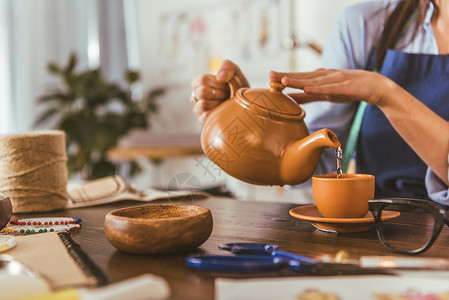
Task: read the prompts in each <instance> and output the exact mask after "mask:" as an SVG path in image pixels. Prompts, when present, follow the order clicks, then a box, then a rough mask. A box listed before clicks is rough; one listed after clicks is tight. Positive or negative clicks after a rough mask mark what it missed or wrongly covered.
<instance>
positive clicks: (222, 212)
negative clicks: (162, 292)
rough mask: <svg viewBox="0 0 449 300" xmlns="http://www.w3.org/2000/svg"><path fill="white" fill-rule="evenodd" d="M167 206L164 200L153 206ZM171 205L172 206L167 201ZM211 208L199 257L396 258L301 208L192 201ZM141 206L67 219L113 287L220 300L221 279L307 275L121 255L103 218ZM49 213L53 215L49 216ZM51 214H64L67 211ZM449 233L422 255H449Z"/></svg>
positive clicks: (367, 235) (371, 237)
mask: <svg viewBox="0 0 449 300" xmlns="http://www.w3.org/2000/svg"><path fill="white" fill-rule="evenodd" d="M153 203H161V202H153ZM162 203H166V202H162ZM185 203H190V204H191V203H194V204H197V205H203V206H206V207H209V208H210V209H211V212H212V214H213V218H214V229H213V232H212V235H211V237H210V238H209V239H208V240H207V241H206V243H204V244H203V245H202V246H201V247H200V248H199V249H198V250H197V251H195V252H194V253H213V254H225V253H223V252H222V251H220V250H218V249H217V247H218V245H220V244H224V243H230V242H262V243H270V244H276V245H279V247H280V249H282V250H285V251H290V252H296V253H300V254H305V255H311V256H314V255H317V254H330V255H335V254H336V253H337V251H339V250H346V251H348V252H349V253H350V254H351V255H353V256H355V257H357V256H361V255H394V254H393V253H391V252H389V251H388V250H386V249H384V248H383V246H382V245H381V244H380V242H379V241H378V240H377V237H376V233H375V230H374V228H372V229H371V231H368V232H363V233H352V234H332V233H325V232H322V231H319V230H316V229H315V228H314V227H313V226H312V225H311V224H309V223H308V222H305V221H301V220H297V219H295V218H293V217H290V216H289V210H290V209H291V208H293V207H295V206H297V204H285V203H266V202H251V201H238V200H234V199H230V198H209V199H200V200H191V199H190V200H188V201H185ZM134 205H142V203H141V202H130V201H127V202H120V203H115V204H110V205H104V206H97V207H90V208H84V209H73V210H69V211H66V212H64V213H63V214H65V215H67V216H73V217H79V218H81V219H82V227H81V229H79V230H78V231H75V232H73V233H72V237H73V239H74V240H75V241H76V242H77V243H78V244H79V245H80V246H81V248H82V249H83V250H84V251H85V252H86V253H87V254H88V255H89V257H90V258H91V259H92V260H93V261H94V262H95V263H96V264H97V265H98V267H99V268H100V269H101V270H102V271H103V272H104V273H105V274H106V276H107V277H108V279H109V282H110V283H113V282H117V281H120V280H123V279H126V278H130V277H134V276H137V275H140V274H144V273H153V274H157V275H160V276H162V277H164V278H165V279H166V280H167V281H168V282H169V284H170V286H171V293H172V297H171V299H214V279H215V278H216V277H237V278H240V277H255V276H289V275H297V276H298V275H301V274H297V273H293V271H289V270H283V271H279V272H272V273H265V274H249V275H248V274H247V275H239V274H217V273H208V272H201V271H196V270H191V269H189V268H188V267H187V266H186V264H185V258H186V256H187V255H189V254H192V253H182V254H175V255H154V256H139V255H131V254H126V253H121V252H118V251H116V250H115V249H114V248H113V247H112V246H111V245H110V244H109V242H108V241H107V239H106V237H105V235H104V232H103V220H104V216H105V215H106V213H108V212H109V211H111V210H113V209H116V208H121V207H128V206H134ZM47 215H48V214H47ZM50 215H55V216H61V212H59V213H53V214H50ZM448 246H449V230H448V228H447V227H445V228H444V229H443V231H442V233H441V235H440V237H439V238H438V241H437V243H436V244H435V245H434V246H433V247H432V248H431V249H430V250H429V251H428V252H426V253H424V254H422V255H421V256H433V257H445V258H447V256H448V252H449V247H448Z"/></svg>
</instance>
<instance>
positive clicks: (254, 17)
mask: <svg viewBox="0 0 449 300" xmlns="http://www.w3.org/2000/svg"><path fill="white" fill-rule="evenodd" d="M136 1H137V3H136V4H137V11H138V16H137V23H138V28H139V33H138V36H139V49H140V61H141V64H142V72H143V84H144V88H145V89H147V88H150V87H155V86H161V85H162V86H169V87H170V89H169V92H168V94H167V95H166V96H165V97H164V98H163V99H161V101H160V102H159V103H160V108H161V110H160V113H159V115H158V116H157V118H156V119H155V121H154V122H153V127H152V129H151V130H152V131H153V132H167V133H170V132H181V133H182V132H185V133H192V132H193V133H199V132H200V129H201V128H200V126H199V124H198V123H197V122H196V118H195V116H194V114H193V113H192V110H191V109H192V107H191V104H190V103H189V96H190V92H191V90H190V81H191V80H192V79H193V78H194V77H195V76H196V75H198V74H200V73H203V72H213V68H211V67H208V63H207V62H209V63H210V62H214V61H215V60H214V59H213V58H217V59H218V60H220V59H225V58H226V59H231V60H234V61H236V62H238V64H239V65H240V67H241V69H242V71H243V72H244V73H245V74H246V75H247V77H248V79H249V80H250V82H251V85H252V86H253V87H258V88H259V87H260V88H264V87H268V84H269V82H268V74H269V71H270V70H272V69H273V70H279V71H287V70H290V69H291V68H293V69H294V70H297V71H305V70H313V69H315V68H317V67H318V66H319V56H318V55H317V54H316V53H314V52H313V51H312V50H310V49H308V48H306V47H301V48H299V49H298V50H296V51H295V54H294V56H293V57H294V59H295V64H294V65H292V60H291V59H292V56H291V53H290V52H289V51H288V49H286V48H285V47H283V46H282V43H283V41H284V40H285V39H286V38H288V37H289V36H290V29H291V25H293V26H294V28H295V32H296V35H297V38H298V40H299V41H300V42H301V43H307V42H309V41H310V42H314V43H316V44H318V45H320V46H324V44H325V42H326V40H327V37H328V35H329V33H330V30H331V28H332V26H333V24H334V22H335V20H336V18H337V17H338V16H339V14H340V13H341V11H342V9H343V8H344V7H346V6H347V5H350V4H353V3H356V2H360V1H361V0H339V1H334V0H314V1H310V0H296V1H295V0H293V1H292V3H293V5H294V9H295V10H294V14H290V8H291V6H290V5H291V2H290V0H248V1H241V0H234V1H232V0H228V1H224V0H213V1H211V0H190V1H182V0H165V1H155V0H154V1H148V0H136ZM264 13H265V15H266V17H267V19H268V22H271V23H269V26H268V27H269V28H268V36H269V40H268V42H267V46H265V47H264V49H260V48H262V47H260V44H258V43H260V41H259V40H258V39H257V38H258V37H260V36H261V32H260V24H261V18H262V15H263V14H264ZM291 15H293V16H294V19H292V18H291ZM195 18H201V19H200V20H202V21H203V22H204V25H205V28H206V29H205V30H204V31H201V30H197V31H195V30H192V29H191V27H189V26H191V25H192V24H197V23H195V22H193V20H195ZM161 24H162V25H161ZM176 26H178V29H177V30H175V29H176V28H177V27H176ZM177 31H178V32H177ZM176 32H177V33H178V34H179V35H178V36H177V37H176V35H175V33H176ZM174 36H175V37H174ZM170 43H171V48H170V46H169V45H170ZM175 45H176V46H177V47H178V49H175V48H176V47H175ZM175 50H176V51H177V53H176V57H175V58H173V56H172V58H171V60H167V59H166V55H168V53H171V52H169V51H175ZM164 51H165V52H164ZM305 110H306V112H307V108H305ZM306 122H307V119H306ZM158 170H159V171H158ZM210 170H211V169H209V170H205V169H204V168H203V167H202V166H201V164H200V163H199V162H198V159H197V160H194V159H175V160H168V161H165V162H163V165H162V166H159V167H158V168H157V169H155V168H152V167H151V165H148V172H146V173H145V174H144V175H143V176H141V177H140V178H138V179H137V180H140V182H142V184H143V185H147V184H148V185H163V184H166V183H167V182H170V179H171V178H173V176H176V174H179V173H183V172H188V173H191V174H193V175H195V176H197V177H198V178H199V180H200V182H201V183H202V184H203V185H204V186H211V185H216V184H220V183H223V182H226V184H227V185H228V186H229V188H230V189H231V190H232V191H233V192H234V193H235V194H236V195H237V196H238V197H239V198H242V199H244V198H252V199H257V200H268V201H272V200H273V201H290V202H291V201H293V202H302V203H307V202H311V201H312V195H311V191H310V186H308V185H304V186H303V187H302V189H299V190H294V191H292V190H286V189H283V188H279V187H256V186H252V185H249V184H245V183H242V182H240V181H237V180H235V179H232V178H230V177H229V176H227V175H225V174H224V173H223V172H220V171H219V170H214V176H210V174H208V171H210Z"/></svg>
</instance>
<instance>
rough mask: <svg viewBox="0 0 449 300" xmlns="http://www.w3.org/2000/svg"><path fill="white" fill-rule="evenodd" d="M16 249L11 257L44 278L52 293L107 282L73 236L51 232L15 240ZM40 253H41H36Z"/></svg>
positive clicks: (13, 249)
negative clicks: (66, 288) (62, 289)
mask: <svg viewBox="0 0 449 300" xmlns="http://www.w3.org/2000/svg"><path fill="white" fill-rule="evenodd" d="M15 239H16V242H17V244H16V246H15V247H14V248H12V249H10V250H8V251H5V252H2V254H8V255H10V256H12V257H13V258H14V259H16V260H18V261H19V262H21V263H22V264H24V265H25V266H26V267H28V268H29V269H31V270H32V271H33V272H35V273H38V274H39V275H40V276H42V277H43V278H45V279H46V280H47V282H48V283H49V285H50V287H51V288H52V289H53V290H57V289H61V288H65V287H95V286H102V285H105V284H107V278H106V276H105V275H104V274H103V272H102V271H101V270H100V269H99V268H98V267H97V266H96V264H95V263H94V262H93V261H92V260H91V259H90V258H89V257H88V256H87V254H86V253H85V252H84V251H83V250H82V249H81V247H80V246H79V245H78V244H76V243H75V242H74V241H73V240H72V238H71V236H70V233H67V232H58V233H57V232H48V233H40V234H32V235H24V236H15ZM36 249H39V251H36Z"/></svg>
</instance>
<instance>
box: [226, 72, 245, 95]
mask: <svg viewBox="0 0 449 300" xmlns="http://www.w3.org/2000/svg"><path fill="white" fill-rule="evenodd" d="M228 84H229V91H230V93H229V99H231V98H234V96H235V93H237V91H238V90H239V89H240V88H241V87H243V85H242V82H241V81H240V78H238V77H237V76H234V77H232V78H231V80H229V82H228Z"/></svg>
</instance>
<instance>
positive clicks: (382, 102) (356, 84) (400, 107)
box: [270, 69, 449, 185]
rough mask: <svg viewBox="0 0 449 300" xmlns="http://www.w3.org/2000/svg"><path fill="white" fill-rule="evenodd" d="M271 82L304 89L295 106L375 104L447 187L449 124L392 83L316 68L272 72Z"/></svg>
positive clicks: (365, 73) (376, 76)
mask: <svg viewBox="0 0 449 300" xmlns="http://www.w3.org/2000/svg"><path fill="white" fill-rule="evenodd" d="M270 79H271V80H277V81H281V82H282V84H283V85H285V86H287V87H291V88H298V89H302V90H304V93H297V94H293V95H291V96H292V97H293V98H294V99H295V100H296V101H297V102H298V103H307V102H311V101H332V102H347V101H358V100H360V101H365V102H367V103H368V104H372V105H376V106H377V107H378V108H379V109H380V110H381V111H382V112H383V113H384V114H385V116H386V117H387V119H388V120H389V122H390V124H391V125H392V126H393V128H394V129H395V130H396V132H397V133H398V134H399V135H400V136H401V137H402V138H403V139H404V141H405V142H406V143H407V144H409V146H410V147H411V148H412V149H413V150H414V151H415V153H416V154H417V155H418V156H419V157H420V158H421V159H422V160H423V161H424V163H425V164H427V165H428V166H429V167H430V168H431V169H432V171H433V172H434V173H435V174H436V175H437V176H438V177H439V178H440V179H441V180H442V181H443V182H444V183H445V184H446V185H448V184H449V180H448V164H447V155H448V153H449V123H448V122H447V121H446V120H445V119H443V118H441V117H440V116H439V115H437V114H436V113H435V112H434V111H432V110H431V109H429V108H428V107H427V106H426V105H424V104H423V103H422V102H421V101H419V100H418V99H416V98H415V97H413V95H411V94H410V93H408V92H407V91H406V90H404V89H403V88H402V87H400V86H399V85H397V84H396V83H394V82H393V81H392V80H390V79H388V78H387V77H384V76H382V75H380V74H378V73H374V72H369V71H363V70H325V69H319V70H316V71H314V72H305V73H279V72H271V73H270Z"/></svg>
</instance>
